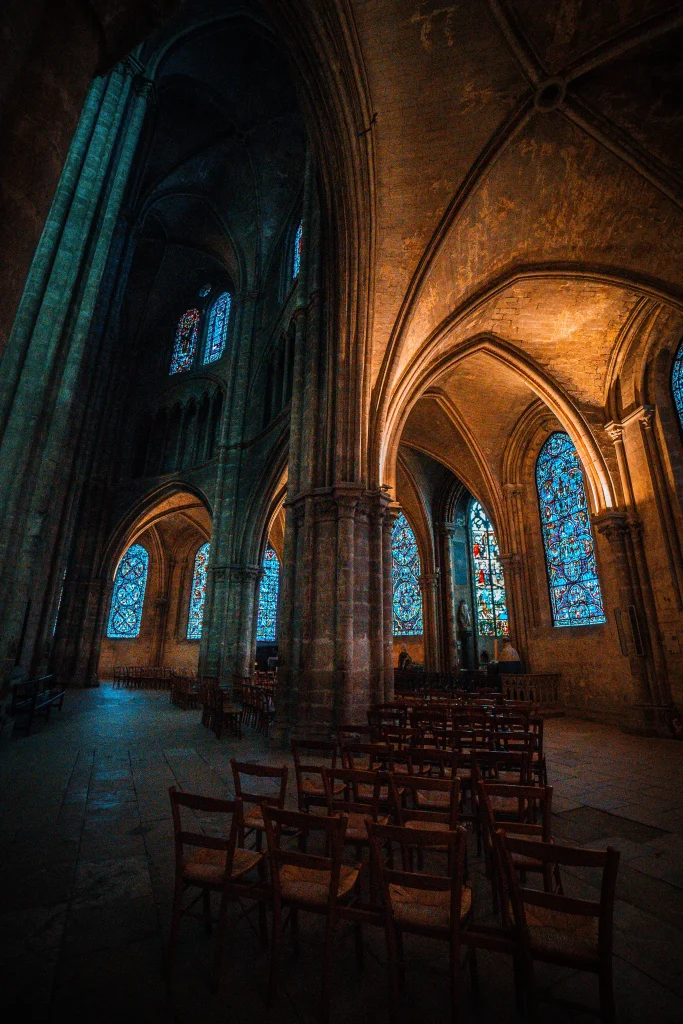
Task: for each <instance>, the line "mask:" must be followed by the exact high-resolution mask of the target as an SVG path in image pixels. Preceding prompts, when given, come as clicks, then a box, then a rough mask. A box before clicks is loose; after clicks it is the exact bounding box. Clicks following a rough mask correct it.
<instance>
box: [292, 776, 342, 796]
mask: <svg viewBox="0 0 683 1024" xmlns="http://www.w3.org/2000/svg"><path fill="white" fill-rule="evenodd" d="M301 788H302V790H303V792H304V793H308V794H310V795H312V796H325V786H324V784H323V780H322V779H320V780H318V779H304V780H303V782H302V783H301ZM334 792H335V794H336V793H343V792H344V783H343V782H338V783H335V785H334Z"/></svg>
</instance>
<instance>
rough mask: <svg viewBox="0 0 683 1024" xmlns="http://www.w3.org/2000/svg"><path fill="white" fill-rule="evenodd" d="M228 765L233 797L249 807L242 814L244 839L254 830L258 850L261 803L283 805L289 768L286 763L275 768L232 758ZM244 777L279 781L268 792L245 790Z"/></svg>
mask: <svg viewBox="0 0 683 1024" xmlns="http://www.w3.org/2000/svg"><path fill="white" fill-rule="evenodd" d="M230 766H231V768H232V778H233V782H234V784H235V798H236V799H237V800H241V801H242V804H243V805H244V804H247V805H249V807H250V809H249V810H247V811H246V812H245V814H244V838H245V840H246V838H247V836H248V835H249V834H250V833H252V832H255V833H256V849H257V850H260V849H261V844H262V839H263V833H264V832H265V825H264V822H263V805H264V804H269V805H270V806H272V807H280V808H282V807H284V806H285V799H286V797H287V779H288V777H289V768H288V767H287V765H286V764H283V766H282V767H281V768H277V767H275V766H272V765H265V764H252V763H251V762H248V763H245V762H241V761H236V760H235V759H234V758H232V759H231V761H230ZM244 778H246V779H261V780H262V779H269V780H272V781H273V782H275V783H277V782H279V788H278V789H277V791H276V792H270V793H259V792H253V791H252V792H246V791H245V790H244V788H243V785H242V780H243V779H244Z"/></svg>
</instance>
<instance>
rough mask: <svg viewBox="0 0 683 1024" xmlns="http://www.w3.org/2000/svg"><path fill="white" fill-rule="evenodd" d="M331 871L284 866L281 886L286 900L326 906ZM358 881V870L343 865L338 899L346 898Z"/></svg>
mask: <svg viewBox="0 0 683 1024" xmlns="http://www.w3.org/2000/svg"><path fill="white" fill-rule="evenodd" d="M330 878H331V872H330V871H318V870H317V869H315V868H303V867H297V866H296V865H294V864H284V865H283V866H282V867H281V868H280V885H281V887H282V896H283V898H284V899H295V900H302V901H303V902H306V903H320V904H326V903H327V900H328V893H329V889H330ZM357 879H358V868H352V867H350V866H349V865H348V864H342V865H341V870H340V872H339V887H338V888H337V899H341V898H342V897H343V896H346V894H347V893H348V892H350V891H351V889H353V887H354V885H355V884H356V880H357Z"/></svg>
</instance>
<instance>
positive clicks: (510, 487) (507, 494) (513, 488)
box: [502, 482, 524, 501]
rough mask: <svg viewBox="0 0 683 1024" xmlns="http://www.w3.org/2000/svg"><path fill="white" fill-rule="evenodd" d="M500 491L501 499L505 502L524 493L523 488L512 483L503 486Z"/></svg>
mask: <svg viewBox="0 0 683 1024" xmlns="http://www.w3.org/2000/svg"><path fill="white" fill-rule="evenodd" d="M502 489H503V497H504V498H505V500H506V501H512V499H513V498H514V497H516V496H517V495H518V494H522V493H523V491H524V487H523V485H522V484H517V483H512V482H510V483H507V484H503V488H502Z"/></svg>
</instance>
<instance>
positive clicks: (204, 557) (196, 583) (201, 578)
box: [187, 542, 211, 640]
mask: <svg viewBox="0 0 683 1024" xmlns="http://www.w3.org/2000/svg"><path fill="white" fill-rule="evenodd" d="M210 549H211V545H210V544H209V543H208V542H207V543H206V544H202V546H201V547H200V548H199V550H198V551H197V554H196V555H195V558H194V575H193V576H192V592H191V594H190V614H189V616H188V620H187V639H188V640H201V638H202V619H203V617H204V599H205V597H206V565H207V562H208V561H209V551H210Z"/></svg>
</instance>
